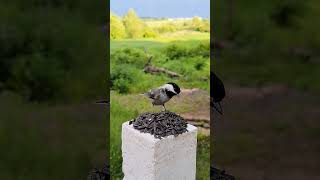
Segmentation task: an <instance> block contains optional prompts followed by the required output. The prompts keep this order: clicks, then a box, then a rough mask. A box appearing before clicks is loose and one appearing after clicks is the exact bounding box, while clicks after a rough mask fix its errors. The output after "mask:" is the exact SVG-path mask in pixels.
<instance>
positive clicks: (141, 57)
mask: <svg viewBox="0 0 320 180" xmlns="http://www.w3.org/2000/svg"><path fill="white" fill-rule="evenodd" d="M110 57H111V63H112V64H114V63H115V64H117V65H121V64H130V65H132V66H134V67H136V68H139V69H142V68H143V67H144V65H145V64H146V62H147V57H146V54H145V52H144V51H143V50H142V49H138V48H121V49H117V50H115V51H112V52H111V55H110Z"/></svg>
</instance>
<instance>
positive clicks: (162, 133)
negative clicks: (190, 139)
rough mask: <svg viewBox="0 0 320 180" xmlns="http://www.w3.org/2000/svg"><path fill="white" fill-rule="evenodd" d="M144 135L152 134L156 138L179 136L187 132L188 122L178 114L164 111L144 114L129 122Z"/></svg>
mask: <svg viewBox="0 0 320 180" xmlns="http://www.w3.org/2000/svg"><path fill="white" fill-rule="evenodd" d="M129 124H130V125H131V124H132V125H133V127H134V128H135V129H137V130H139V131H140V132H142V133H150V134H152V135H154V137H155V138H159V139H161V138H162V137H166V136H170V135H174V136H178V135H179V134H182V133H184V132H187V131H188V130H187V122H186V121H185V120H184V119H183V118H182V117H181V116H179V115H177V114H176V113H173V112H170V111H162V112H159V113H150V112H147V113H144V114H141V115H139V116H138V117H137V118H135V119H133V120H132V121H130V122H129Z"/></svg>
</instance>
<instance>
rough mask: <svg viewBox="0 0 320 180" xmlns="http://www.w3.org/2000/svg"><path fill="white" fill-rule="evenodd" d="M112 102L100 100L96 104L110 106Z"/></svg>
mask: <svg viewBox="0 0 320 180" xmlns="http://www.w3.org/2000/svg"><path fill="white" fill-rule="evenodd" d="M109 103H110V101H109V100H99V101H96V104H109Z"/></svg>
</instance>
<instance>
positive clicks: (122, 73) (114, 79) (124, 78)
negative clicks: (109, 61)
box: [110, 64, 136, 93]
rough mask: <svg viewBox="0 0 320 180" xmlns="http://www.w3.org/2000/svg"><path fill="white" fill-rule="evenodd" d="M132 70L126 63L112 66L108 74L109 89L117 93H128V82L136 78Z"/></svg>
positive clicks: (130, 82)
mask: <svg viewBox="0 0 320 180" xmlns="http://www.w3.org/2000/svg"><path fill="white" fill-rule="evenodd" d="M133 71H134V69H133V68H132V66H130V65H127V64H123V65H120V64H119V65H116V66H113V67H112V68H111V75H110V80H111V89H112V90H115V91H117V92H119V93H128V92H129V90H130V84H132V83H133V81H134V80H136V78H135V77H134V73H133Z"/></svg>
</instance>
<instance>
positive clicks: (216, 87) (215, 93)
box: [210, 72, 226, 115]
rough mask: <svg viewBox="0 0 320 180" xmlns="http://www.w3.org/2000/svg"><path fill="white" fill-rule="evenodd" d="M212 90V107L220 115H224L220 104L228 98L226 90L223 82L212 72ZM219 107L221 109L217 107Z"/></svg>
mask: <svg viewBox="0 0 320 180" xmlns="http://www.w3.org/2000/svg"><path fill="white" fill-rule="evenodd" d="M210 81H211V83H210V89H211V101H210V106H212V107H213V108H214V109H215V110H216V111H217V112H218V113H219V114H221V115H222V114H223V113H222V108H221V104H220V102H221V101H222V100H223V98H224V97H225V96H226V92H225V88H224V85H223V82H222V81H221V80H220V79H219V78H218V76H217V75H216V74H215V73H213V72H211V73H210ZM216 104H218V105H219V108H218V107H217V106H216Z"/></svg>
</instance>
